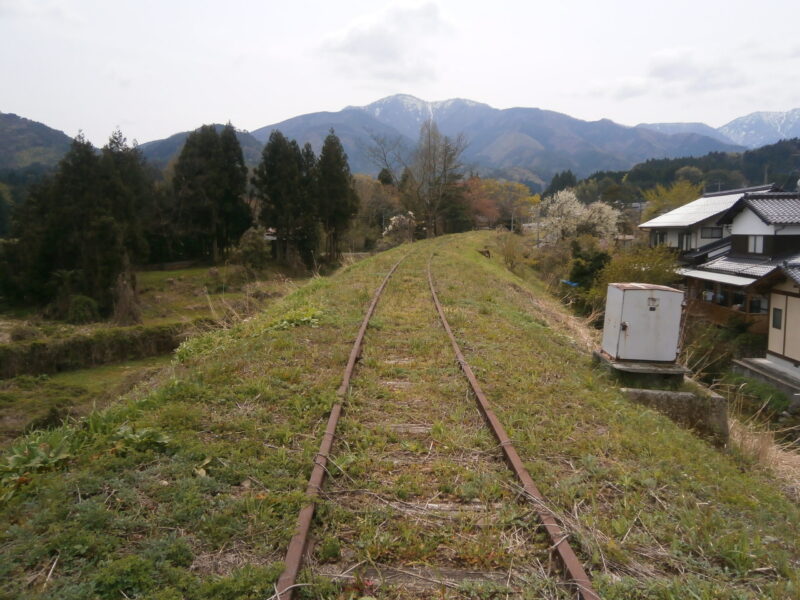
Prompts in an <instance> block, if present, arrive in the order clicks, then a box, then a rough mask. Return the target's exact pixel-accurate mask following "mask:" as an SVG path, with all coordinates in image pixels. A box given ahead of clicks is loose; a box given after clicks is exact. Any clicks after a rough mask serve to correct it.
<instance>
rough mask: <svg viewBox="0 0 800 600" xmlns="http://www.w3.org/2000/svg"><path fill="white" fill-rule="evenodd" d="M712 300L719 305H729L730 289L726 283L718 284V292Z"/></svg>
mask: <svg viewBox="0 0 800 600" xmlns="http://www.w3.org/2000/svg"><path fill="white" fill-rule="evenodd" d="M714 302H715V303H716V304H719V305H720V306H730V305H731V289H730V288H729V287H728V286H726V285H721V286H719V292H718V293H717V295H716V297H715V298H714Z"/></svg>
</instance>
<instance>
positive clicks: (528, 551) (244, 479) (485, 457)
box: [0, 232, 800, 599]
mask: <svg viewBox="0 0 800 600" xmlns="http://www.w3.org/2000/svg"><path fill="white" fill-rule="evenodd" d="M493 235H494V234H493V233H491V232H479V233H471V234H463V235H458V236H448V237H445V238H440V239H436V240H432V241H425V242H419V243H416V244H414V245H412V246H403V247H400V248H396V249H394V250H392V251H389V252H386V253H382V254H379V255H376V256H375V257H373V258H370V259H368V260H364V261H362V262H359V263H357V264H354V265H352V266H350V267H348V268H345V269H342V270H341V271H339V272H338V273H337V274H335V275H334V276H332V277H329V278H317V279H314V280H312V281H311V282H310V283H308V284H307V285H305V286H304V287H302V288H301V289H299V290H298V291H296V292H294V293H292V294H290V295H289V296H287V297H286V298H284V299H282V300H281V301H279V302H276V303H275V304H274V305H273V306H270V307H269V308H268V309H267V310H265V311H264V312H263V313H262V314H259V315H258V316H256V317H254V318H252V319H250V320H248V321H246V322H243V323H239V324H237V325H236V326H234V327H232V328H231V329H229V330H226V331H218V332H213V333H209V334H205V335H201V336H198V337H195V338H192V339H190V340H188V341H187V342H186V343H184V344H183V345H182V346H181V347H179V348H178V350H177V351H176V354H175V360H174V363H173V366H172V367H171V371H170V372H169V374H168V376H165V377H164V378H163V380H162V383H161V384H160V386H158V387H157V388H156V389H149V390H137V391H134V392H133V393H131V394H129V395H128V396H126V397H124V398H121V399H119V400H118V401H117V402H115V403H114V404H113V405H112V406H111V407H109V408H107V409H105V410H103V411H100V412H96V413H92V414H91V415H89V416H88V417H86V418H84V419H81V420H78V421H75V422H72V423H70V424H67V425H64V426H62V427H59V428H56V429H52V430H48V431H39V432H35V433H33V434H31V435H30V436H28V437H25V438H21V439H20V440H19V441H18V442H17V443H16V444H15V445H13V446H12V447H11V448H9V449H8V450H7V451H6V452H5V453H4V454H3V456H2V458H0V465H2V466H0V477H2V505H1V506H0V521H1V522H2V526H0V548H2V553H3V561H0V582H2V583H0V597H14V598H120V597H124V596H128V597H153V598H163V599H167V598H242V599H244V598H268V597H270V596H271V595H272V594H273V593H274V589H275V588H274V585H275V583H276V582H277V579H278V576H279V575H280V573H281V572H282V570H283V566H284V565H283V560H284V556H285V553H286V550H287V546H288V544H289V541H290V539H291V537H292V535H293V533H294V530H295V523H296V521H297V515H298V512H299V510H300V509H301V508H302V507H303V506H304V505H305V504H306V498H305V495H304V492H305V489H306V486H307V483H308V477H309V474H310V472H311V467H312V464H313V462H314V459H315V457H316V456H317V453H318V450H319V444H320V441H321V439H322V437H323V432H324V429H325V426H326V421H327V418H328V413H329V411H330V408H331V406H333V405H334V403H336V402H337V400H339V397H337V395H336V390H337V388H338V387H339V385H340V383H341V373H342V369H343V367H344V365H345V363H346V362H347V358H348V353H349V352H350V347H351V345H352V342H353V339H354V338H355V336H356V332H357V331H358V328H359V326H360V324H361V320H362V318H363V313H364V311H365V309H366V307H367V305H368V304H369V302H370V300H371V298H372V295H373V292H374V291H375V288H377V286H378V285H379V284H380V282H381V280H382V279H383V277H384V276H385V275H386V273H387V271H388V270H389V269H390V268H391V266H392V265H394V264H395V263H396V262H397V260H398V259H399V258H400V257H401V256H402V255H403V254H405V253H409V256H408V258H407V259H406V260H405V261H404V262H403V264H402V265H401V267H399V268H398V270H397V272H396V273H395V274H394V276H393V278H392V280H391V282H390V284H389V285H388V286H387V289H386V292H385V297H384V298H383V300H382V301H381V302H382V303H381V304H379V305H378V306H377V309H376V312H375V315H374V316H373V318H372V321H371V324H370V326H369V328H368V329H367V333H366V337H365V342H364V349H363V352H362V357H361V361H360V363H359V365H358V366H357V367H356V372H355V376H354V379H353V382H352V386H351V389H350V393H349V394H348V396H347V397H346V398H345V402H344V412H343V417H342V423H341V424H340V428H341V430H340V431H339V432H338V433H337V438H336V441H335V443H334V445H333V449H332V451H331V455H330V464H329V465H328V467H327V470H328V474H329V477H328V482H327V483H326V484H325V486H324V487H323V489H322V490H321V493H320V497H319V500H318V501H317V516H316V517H315V520H314V528H315V529H314V536H313V540H312V542H311V543H310V544H309V547H308V550H309V557H308V560H307V563H306V568H305V570H304V571H303V572H301V576H300V580H299V581H300V583H301V584H302V585H301V586H300V587H298V588H297V589H296V592H297V596H298V597H307V598H320V597H325V598H338V597H345V598H346V597H354V598H358V597H361V596H376V597H387V598H388V597H393V598H402V597H437V598H439V597H453V598H456V597H458V598H486V597H505V594H506V593H511V594H512V597H518V598H526V597H530V598H534V597H535V598H540V597H554V598H559V597H570V594H573V593H574V590H572V589H570V588H569V587H568V586H567V585H565V584H564V583H563V582H560V580H559V579H558V577H557V575H556V573H555V572H554V571H553V570H552V568H551V565H549V564H548V561H547V556H548V552H550V549H549V545H548V541H547V539H546V538H545V537H544V536H543V535H542V531H541V528H540V527H539V526H538V521H537V516H536V514H535V513H536V511H535V510H534V509H533V507H531V506H530V505H529V504H528V503H527V501H526V499H525V497H524V494H522V493H521V492H520V488H519V486H517V485H516V484H515V483H514V480H513V478H512V477H511V476H510V475H509V472H508V470H507V469H505V467H504V465H503V464H502V460H501V459H502V456H501V449H500V448H499V447H498V444H497V442H496V440H495V439H494V438H493V437H492V435H491V434H490V433H489V432H488V431H487V430H486V428H485V427H483V425H482V419H481V416H480V414H479V412H478V410H477V408H476V406H475V403H474V401H473V400H472V398H471V397H470V393H469V391H468V389H467V383H466V381H465V380H464V378H463V375H462V374H461V372H460V370H459V368H458V364H457V363H456V361H455V359H454V357H453V355H452V350H451V349H450V348H449V346H448V343H449V342H448V340H447V337H446V335H445V332H444V330H443V329H442V327H441V324H440V322H439V320H438V316H437V314H436V311H435V308H434V306H433V303H432V300H431V296H430V293H429V291H428V290H427V287H426V286H427V280H426V270H425V268H426V265H427V262H428V259H429V258H430V259H431V267H432V271H433V275H434V278H435V281H436V285H437V291H438V295H439V299H440V301H441V303H442V305H443V310H444V313H445V314H446V317H447V320H448V322H449V323H450V326H451V328H452V330H453V333H454V335H455V337H456V339H457V340H458V343H459V345H460V347H461V349H462V351H463V353H464V356H465V357H466V359H467V360H468V361H469V363H470V364H471V366H472V369H473V371H474V373H475V376H476V378H477V379H478V380H479V381H480V383H481V386H482V388H483V391H484V392H485V394H486V396H487V397H488V399H489V400H490V401H491V403H492V407H493V410H494V412H495V414H496V416H497V418H498V419H499V421H500V422H501V423H502V424H503V426H504V428H505V430H506V431H507V433H508V436H509V438H510V439H511V440H512V441H513V444H514V446H515V448H516V449H517V452H518V453H519V456H520V458H521V460H522V462H523V464H524V466H525V467H526V469H527V471H528V472H529V473H530V475H531V476H532V478H533V479H534V480H535V481H536V484H537V486H538V487H539V489H540V490H541V492H542V495H543V497H544V498H545V499H546V502H547V507H546V508H547V509H548V511H550V512H552V514H553V515H554V516H555V518H556V519H557V521H558V523H559V526H560V527H561V528H562V529H563V531H564V532H565V535H567V536H568V540H569V543H570V544H571V546H572V547H573V548H574V550H575V553H576V555H577V557H578V559H579V560H580V562H581V563H582V565H583V567H584V568H585V570H586V572H587V574H588V575H589V577H590V578H591V581H592V585H593V586H594V588H595V590H596V591H597V592H598V593H599V595H600V596H601V597H602V598H684V597H686V598H690V597H696V598H731V599H732V598H797V597H800V580H799V579H798V573H799V572H800V541H798V540H800V509H798V506H797V504H795V503H793V502H792V501H791V500H790V499H789V498H787V497H786V495H785V494H784V493H783V492H782V490H781V488H780V485H779V484H778V483H777V482H776V481H774V480H773V479H772V478H771V476H770V474H769V473H768V472H766V471H764V470H761V469H760V467H758V465H756V464H754V463H753V462H751V461H750V460H749V459H748V458H747V457H746V456H742V455H740V454H737V453H736V452H735V451H731V450H724V449H722V450H720V449H718V448H715V447H714V446H713V445H711V444H710V443H708V442H706V441H704V440H702V439H701V438H699V437H697V436H695V435H694V434H693V433H691V432H690V431H688V430H686V429H683V428H681V427H679V426H678V425H676V424H674V423H673V422H672V421H670V420H669V419H668V418H667V417H665V416H662V415H659V414H658V413H656V412H654V411H653V410H650V409H647V408H644V407H642V406H639V405H636V404H633V403H631V402H629V401H628V400H626V399H625V398H624V397H623V395H622V394H621V392H620V391H619V388H618V387H617V385H616V384H615V383H614V381H613V380H611V379H610V377H608V376H607V375H606V374H605V373H603V372H602V371H601V370H600V369H598V368H596V367H594V366H593V364H592V360H591V355H590V353H589V352H588V351H587V348H586V343H585V340H582V338H581V336H580V335H576V333H575V332H574V331H573V330H572V329H571V327H570V326H569V321H568V319H565V318H562V316H560V315H559V314H558V312H557V311H558V308H557V307H555V306H554V305H553V304H552V303H551V302H550V301H549V299H548V298H547V297H546V293H545V291H544V290H543V289H542V288H541V287H539V286H538V285H537V284H536V283H530V282H527V283H526V282H523V281H522V280H520V279H519V278H517V277H516V276H515V275H513V274H512V273H509V272H508V271H507V270H506V269H505V268H504V267H503V266H502V264H501V263H500V262H499V261H496V260H495V259H493V258H487V257H486V256H484V255H481V254H479V252H478V250H479V249H483V248H484V247H485V246H486V245H489V246H491V245H492V243H493ZM545 304H547V306H548V307H549V309H548V310H542V306H544V305H545ZM554 311H555V312H554ZM464 505H469V506H471V508H470V509H469V510H466V509H464V508H463V507H464ZM454 507H455V508H454ZM382 565H384V566H386V565H388V566H390V567H398V568H397V569H395V570H396V571H399V572H400V575H402V576H398V578H397V579H396V580H394V581H383V582H382V581H376V580H375V579H374V577H375V573H376V572H377V573H378V574H380V573H381V571H380V568H379V567H380V566H382ZM470 568H471V569H472V570H473V571H475V572H480V573H486V574H488V575H487V577H486V578H485V579H484V580H469V581H467V580H463V581H461V582H459V581H458V580H457V579H456V580H455V583H453V582H447V583H448V585H444V583H443V582H444V579H445V575H447V573H452V572H456V571H457V572H459V573H463V572H464V571H466V570H468V569H470ZM348 569H349V571H347V570H348ZM344 571H347V573H349V574H351V575H352V577H349V578H347V577H337V575H341V573H342V572H344ZM498 574H504V575H505V578H501V577H499V576H498ZM404 577H405V579H404ZM422 579H427V580H434V584H436V581H437V580H438V581H440V583H442V585H440V586H438V587H437V586H436V585H434V586H433V587H432V586H430V585H428V586H427V587H425V586H423V587H416V588H415V587H414V586H413V585H412V584H411V583H410V580H415V581H419V580H422ZM381 583H383V584H384V585H380V584H381ZM413 589H416V591H408V590H413ZM403 594H405V595H403Z"/></svg>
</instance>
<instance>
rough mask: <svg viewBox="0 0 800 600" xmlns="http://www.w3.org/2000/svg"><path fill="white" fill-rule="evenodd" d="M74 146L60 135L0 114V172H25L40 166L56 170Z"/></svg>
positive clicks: (67, 138)
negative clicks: (55, 166) (9, 170)
mask: <svg viewBox="0 0 800 600" xmlns="http://www.w3.org/2000/svg"><path fill="white" fill-rule="evenodd" d="M71 143H72V138H70V137H69V136H68V135H67V134H65V133H64V132H63V131H58V130H57V129H53V128H51V127H48V126H47V125H44V124H42V123H38V122H37V121H31V120H30V119H25V118H24V117H20V116H17V115H15V114H13V113H0V169H21V168H24V167H29V166H31V165H35V164H39V165H43V166H46V167H52V166H54V165H56V164H57V163H58V161H60V160H61V157H62V156H64V154H65V153H66V152H67V150H69V146H70V144H71Z"/></svg>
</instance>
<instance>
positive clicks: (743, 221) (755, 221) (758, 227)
mask: <svg viewBox="0 0 800 600" xmlns="http://www.w3.org/2000/svg"><path fill="white" fill-rule="evenodd" d="M731 233H732V234H733V235H774V233H775V227H774V226H772V225H767V224H766V223H764V221H762V220H761V219H760V218H759V217H758V216H757V215H756V214H755V213H754V212H753V211H752V210H750V209H749V208H744V209H743V210H742V212H740V213H739V214H738V215H736V217H734V219H733V227H732V229H731Z"/></svg>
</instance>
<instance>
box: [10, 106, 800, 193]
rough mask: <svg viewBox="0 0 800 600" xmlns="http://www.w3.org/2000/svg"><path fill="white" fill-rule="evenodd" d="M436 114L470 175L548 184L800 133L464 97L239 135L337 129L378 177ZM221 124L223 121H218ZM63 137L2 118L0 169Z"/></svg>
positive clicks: (765, 117) (766, 121)
mask: <svg viewBox="0 0 800 600" xmlns="http://www.w3.org/2000/svg"><path fill="white" fill-rule="evenodd" d="M429 118H433V119H434V120H435V121H436V123H437V124H438V126H439V128H440V129H441V131H442V132H443V133H444V134H446V135H456V134H459V133H463V134H465V136H466V138H467V140H468V142H469V146H468V148H467V150H466V152H465V154H464V159H465V161H466V163H467V167H468V169H469V170H470V171H471V172H475V173H479V174H481V175H487V176H492V177H505V178H508V179H512V180H516V181H523V182H525V183H529V184H532V185H537V186H541V185H543V184H545V183H547V182H549V180H550V179H551V178H552V176H553V175H554V174H555V173H557V172H559V171H564V170H566V169H570V170H572V171H573V172H574V173H575V174H576V175H577V176H579V177H583V176H587V175H589V174H591V173H593V172H595V171H603V170H612V171H617V170H627V169H629V168H631V167H632V166H633V165H635V164H637V163H640V162H643V161H646V160H648V159H660V158H678V157H689V156H702V155H705V154H707V153H708V152H739V151H742V150H743V149H744V148H745V147H748V148H753V147H758V146H761V145H764V144H769V143H774V141H776V140H777V139H780V138H787V137H797V136H800V109H795V110H792V111H788V112H785V113H766V112H759V113H752V114H751V115H747V116H745V117H740V118H739V119H735V120H733V121H731V122H730V123H728V124H727V125H725V126H723V127H720V128H719V129H714V128H712V127H709V126H708V125H705V124H703V123H642V124H640V125H637V126H636V127H628V126H625V125H620V124H618V123H615V122H613V121H611V120H608V119H601V120H599V121H583V120H580V119H576V118H573V117H571V116H569V115H566V114H563V113H558V112H555V111H550V110H543V109H539V108H524V107H516V108H509V109H502V110H501V109H496V108H493V107H491V106H489V105H488V104H484V103H481V102H475V101H473V100H468V99H464V98H452V99H449V100H443V101H438V102H428V101H426V100H422V99H420V98H417V97H415V96H411V95H409V94H396V95H393V96H387V97H385V98H381V99H380V100H377V101H375V102H372V103H370V104H367V105H366V106H348V107H346V108H344V109H342V110H340V111H336V112H316V113H309V114H304V115H298V116H296V117H293V118H291V119H287V120H285V121H281V122H280V123H273V124H271V125H266V126H264V127H259V128H258V129H256V130H254V131H252V132H251V133H247V132H244V131H240V132H238V133H237V136H238V138H239V142H240V143H241V145H242V150H243V152H244V155H245V161H246V162H247V163H248V164H249V165H251V166H252V165H255V164H257V163H258V161H259V160H260V154H261V150H262V148H263V145H264V143H265V142H266V141H267V139H268V138H269V135H270V133H271V132H272V131H273V130H275V129H280V130H281V131H282V132H283V133H284V134H285V135H287V136H288V137H290V138H293V139H296V140H297V141H298V143H300V144H301V145H302V144H304V143H306V142H309V143H310V144H311V145H312V146H313V147H314V149H315V151H316V152H319V150H320V149H321V147H322V141H323V140H324V139H325V136H326V135H327V134H328V132H329V130H330V129H331V128H333V129H334V130H335V131H336V134H337V135H338V136H339V138H340V139H341V140H342V144H343V146H344V148H345V151H346V152H347V154H348V157H349V159H350V166H351V169H352V171H353V172H354V173H368V174H371V175H375V174H376V173H377V171H378V167H377V166H376V165H375V164H374V163H373V162H372V161H371V160H370V156H369V149H370V147H371V146H372V145H374V141H373V138H375V137H376V136H377V137H384V138H389V139H396V140H399V141H400V142H401V143H402V144H404V145H405V146H406V147H408V148H410V147H413V145H414V143H415V141H416V138H417V136H418V133H419V128H420V125H421V124H422V123H423V122H424V121H425V120H427V119H429ZM217 127H221V125H217ZM188 135H189V132H188V131H184V132H180V133H176V134H174V135H172V136H169V137H168V138H165V139H162V140H153V141H150V142H146V143H143V144H141V145H140V146H139V148H140V149H141V150H142V152H143V154H144V156H145V158H147V160H148V161H149V162H150V163H151V164H153V165H154V166H156V167H158V168H163V167H165V166H166V165H167V164H168V163H169V162H170V161H171V160H173V159H174V158H175V157H176V156H177V155H178V153H179V152H180V150H181V148H182V147H183V144H184V143H185V141H186V138H187V137H188ZM69 144H70V138H69V137H68V136H66V135H65V134H64V133H62V132H60V131H56V130H54V129H51V128H49V127H47V126H46V125H43V124H41V123H36V122H35V121H30V120H28V119H24V118H22V117H18V116H17V115H10V114H3V113H0V168H20V167H24V166H27V165H30V164H35V163H37V162H38V163H41V164H44V165H50V166H52V165H55V164H56V163H57V162H58V161H59V160H60V158H61V157H62V156H63V155H64V153H65V152H66V151H67V149H68V148H69Z"/></svg>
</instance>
